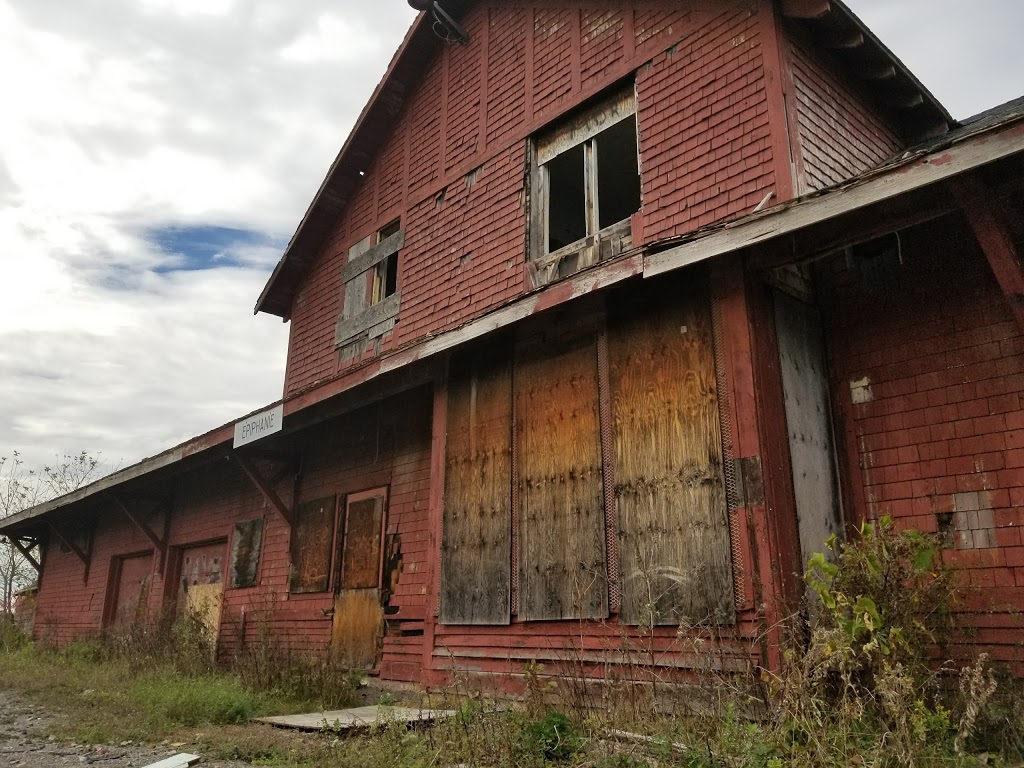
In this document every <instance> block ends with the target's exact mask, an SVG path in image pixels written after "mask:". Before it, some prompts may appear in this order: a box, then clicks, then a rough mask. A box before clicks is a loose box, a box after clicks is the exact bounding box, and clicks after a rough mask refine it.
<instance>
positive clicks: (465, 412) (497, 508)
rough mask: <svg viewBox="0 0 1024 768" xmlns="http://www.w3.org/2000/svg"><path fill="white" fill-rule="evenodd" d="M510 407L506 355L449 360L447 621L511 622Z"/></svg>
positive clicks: (443, 597) (444, 605)
mask: <svg viewBox="0 0 1024 768" xmlns="http://www.w3.org/2000/svg"><path fill="white" fill-rule="evenodd" d="M501 352H502V353H504V352H505V350H504V348H502V349H501ZM511 404H512V369H511V365H510V363H509V361H508V358H507V355H506V354H500V355H487V356H484V355H483V354H482V353H480V354H473V353H469V354H465V355H462V356H459V357H457V358H455V359H454V360H453V361H452V366H451V370H450V374H449V384H448V440H447V452H446V456H447V460H446V462H445V498H444V526H443V533H442V545H441V622H442V623H445V624H507V623H508V622H509V612H510V593H511V584H510V576H511V564H510V563H511V520H512V507H511V495H512V463H511V434H512V414H511V408H512V405H511Z"/></svg>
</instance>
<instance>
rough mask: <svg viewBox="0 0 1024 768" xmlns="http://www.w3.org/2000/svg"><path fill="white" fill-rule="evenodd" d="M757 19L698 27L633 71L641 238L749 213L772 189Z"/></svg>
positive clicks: (733, 15)
mask: <svg viewBox="0 0 1024 768" xmlns="http://www.w3.org/2000/svg"><path fill="white" fill-rule="evenodd" d="M761 45H762V41H761V36H760V34H759V25H758V20H757V18H756V17H755V16H754V15H752V14H751V13H749V12H748V11H740V12H735V11H734V12H730V13H727V14H723V15H721V16H719V17H717V18H715V19H714V20H713V21H711V22H710V23H705V24H704V25H703V26H702V27H701V28H700V29H699V30H698V31H696V32H695V33H694V34H690V35H688V36H687V37H686V38H685V39H684V40H683V41H682V42H681V43H680V44H679V45H678V46H675V47H674V48H672V49H669V51H668V52H666V53H664V54H662V55H660V56H658V57H656V58H655V59H654V61H653V62H652V63H651V64H650V65H649V66H647V67H643V68H641V70H640V72H639V73H638V74H637V92H638V94H639V98H640V101H639V108H640V119H639V125H640V158H641V162H642V164H643V169H642V176H643V195H644V237H645V239H646V240H652V239H657V238H660V237H667V236H669V235H674V234H680V233H683V232H687V231H689V230H692V229H696V228H698V227H701V226H704V225H705V224H710V223H712V222H716V221H721V220H723V219H728V218H732V217H735V216H738V215H742V214H744V213H749V212H750V211H751V210H753V209H754V207H755V206H757V204H758V203H759V202H760V201H761V200H762V199H763V198H764V196H765V195H766V194H767V193H768V192H769V191H771V190H773V188H774V174H773V172H772V151H771V135H770V133H771V131H770V126H769V120H768V103H767V98H766V93H765V80H764V73H763V69H762V63H761Z"/></svg>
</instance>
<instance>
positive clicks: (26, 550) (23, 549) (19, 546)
mask: <svg viewBox="0 0 1024 768" xmlns="http://www.w3.org/2000/svg"><path fill="white" fill-rule="evenodd" d="M11 544H13V545H14V548H15V549H16V550H18V551H19V552H20V553H21V556H22V557H24V558H25V559H26V560H28V562H29V564H30V565H31V566H32V567H33V568H35V569H36V573H42V572H43V566H42V565H41V564H40V563H39V561H38V560H36V559H35V557H34V556H33V555H32V547H34V546H36V545H37V544H38V542H32V543H31V545H30V546H25V544H24V543H23V542H21V541H19V540H18V539H15V538H13V537H12V538H11Z"/></svg>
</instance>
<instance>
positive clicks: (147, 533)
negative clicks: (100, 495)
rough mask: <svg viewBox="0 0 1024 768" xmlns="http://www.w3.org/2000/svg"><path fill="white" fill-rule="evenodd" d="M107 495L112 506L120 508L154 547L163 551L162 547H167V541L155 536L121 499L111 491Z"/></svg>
mask: <svg viewBox="0 0 1024 768" xmlns="http://www.w3.org/2000/svg"><path fill="white" fill-rule="evenodd" d="M107 496H108V497H109V498H110V501H111V502H113V504H114V506H115V507H117V508H118V509H120V510H121V511H122V512H123V513H124V516H125V517H127V518H128V519H129V520H131V521H132V524H133V525H134V526H135V527H136V528H138V529H139V530H140V531H142V532H143V534H145V536H146V538H147V539H149V540H150V541H151V542H153V546H154V547H156V548H157V549H159V550H160V551H161V552H163V551H164V549H165V548H166V547H167V542H165V541H164V540H162V539H161V538H160V537H159V536H157V535H156V534H155V533H154V532H153V529H152V528H150V527H149V526H148V525H146V523H145V522H144V521H143V520H142V518H141V517H140V516H139V515H136V514H135V513H133V512H132V511H131V510H130V509H128V505H127V504H125V503H124V502H123V501H121V499H119V498H118V497H117V496H115V495H114V494H112V493H108V494H107Z"/></svg>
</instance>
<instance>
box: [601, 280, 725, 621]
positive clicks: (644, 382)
mask: <svg viewBox="0 0 1024 768" xmlns="http://www.w3.org/2000/svg"><path fill="white" fill-rule="evenodd" d="M707 296H708V291H707V287H706V284H705V282H704V281H702V280H697V281H691V282H690V283H688V285H687V287H686V288H684V289H683V291H682V292H681V293H680V292H679V291H675V292H674V293H672V294H671V295H663V296H653V295H647V296H645V297H644V300H643V301H638V302H636V303H635V305H634V306H621V311H620V312H618V313H616V315H614V316H613V318H612V322H611V325H610V328H609V338H608V347H609V350H608V351H609V379H610V384H611V399H612V413H613V422H614V428H615V430H614V441H615V499H616V504H617V513H618V522H619V532H618V542H619V563H620V569H621V576H620V578H621V583H622V606H621V618H622V621H623V622H624V623H627V624H641V623H642V624H647V623H652V622H653V623H654V624H678V623H680V621H681V620H683V619H684V617H685V618H687V619H689V620H690V621H706V620H715V621H723V620H726V621H731V620H733V619H734V618H735V608H734V602H733V573H732V557H731V548H730V539H729V521H728V516H727V509H726V499H725V486H724V476H723V467H722V440H721V427H720V421H719V413H718V393H717V385H716V376H715V358H714V338H713V332H712V322H711V310H710V307H709V305H708V300H707V298H706V297H707Z"/></svg>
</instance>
